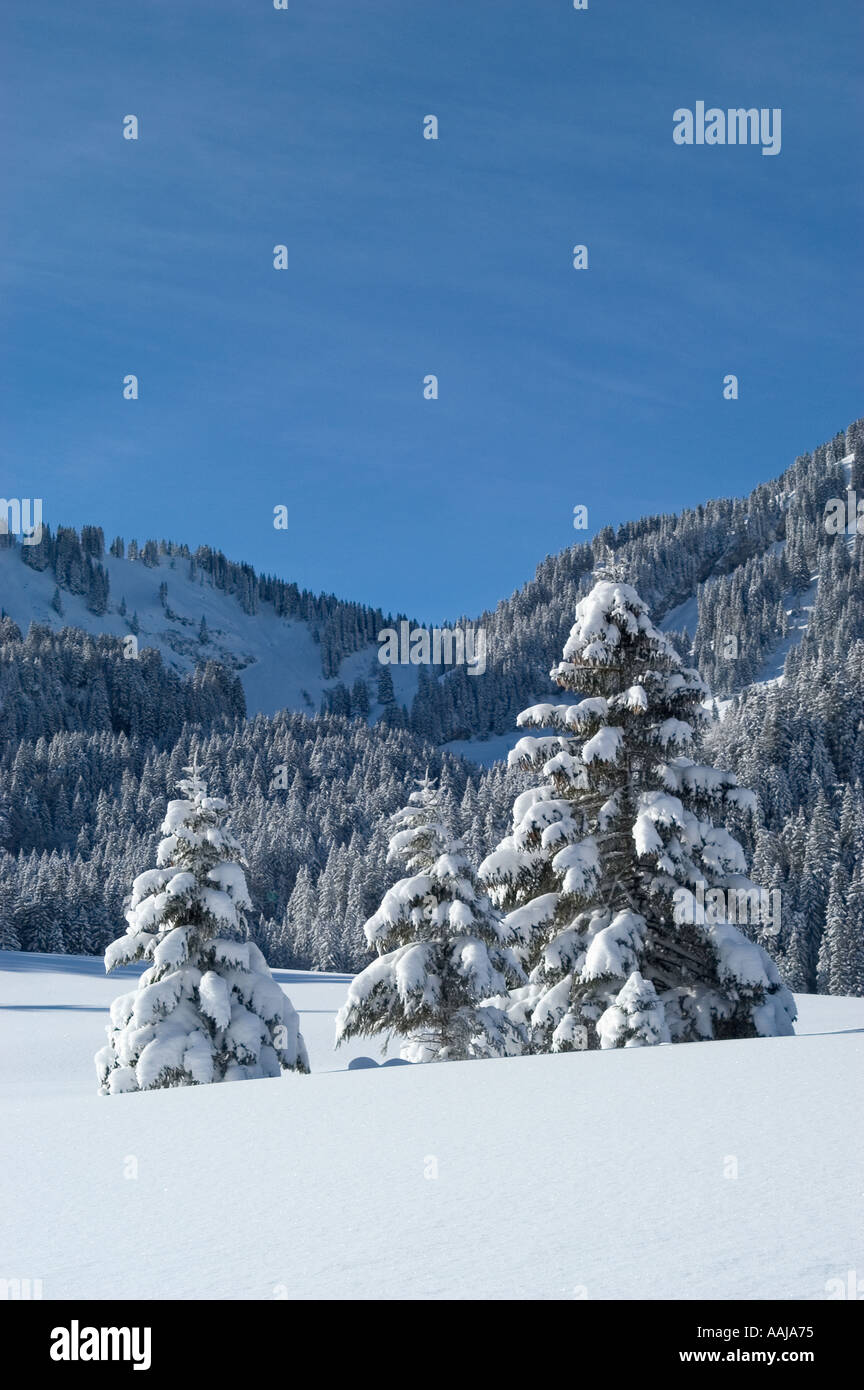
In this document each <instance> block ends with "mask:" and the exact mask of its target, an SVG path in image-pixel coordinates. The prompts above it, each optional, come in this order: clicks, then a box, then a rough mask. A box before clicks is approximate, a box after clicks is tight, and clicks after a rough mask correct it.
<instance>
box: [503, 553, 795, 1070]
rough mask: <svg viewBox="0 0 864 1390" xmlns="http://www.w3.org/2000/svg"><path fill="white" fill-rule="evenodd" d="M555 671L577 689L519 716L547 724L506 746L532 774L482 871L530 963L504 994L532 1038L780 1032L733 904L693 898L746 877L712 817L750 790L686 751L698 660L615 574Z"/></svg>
mask: <svg viewBox="0 0 864 1390" xmlns="http://www.w3.org/2000/svg"><path fill="white" fill-rule="evenodd" d="M551 674H552V677H553V679H554V680H555V681H556V682H557V684H558V685H559V686H561V687H562V689H564V690H566V691H568V692H579V694H580V695H582V696H583V698H581V699H578V700H577V701H576V702H575V703H572V704H559V705H553V704H542V705H536V706H534V707H533V708H531V709H528V710H526V711H524V713H523V714H521V715H520V716H519V724H520V726H521V727H525V728H536V729H540V730H548V729H551V730H554V733H551V734H546V735H544V736H542V737H527V738H523V739H521V740H520V742H519V743H518V744H517V746H516V748H515V749H514V751H513V753H512V754H511V755H510V761H511V763H512V764H514V765H518V766H521V767H522V768H524V769H528V770H531V771H534V772H535V773H539V774H540V777H541V779H542V780H541V781H540V783H539V785H537V786H534V787H533V788H531V789H530V790H528V791H525V792H523V793H522V794H521V795H520V796H519V797H517V799H516V802H515V805H514V809H513V829H512V832H511V834H510V835H508V836H507V837H506V839H505V840H504V841H503V842H502V844H501V845H500V846H499V848H498V849H497V850H496V851H495V852H494V853H493V854H491V855H490V856H489V857H488V858H487V859H486V860H485V862H484V863H483V864H482V865H481V869H480V873H481V877H482V879H483V881H484V883H485V885H486V886H487V889H488V891H489V893H490V896H492V898H493V900H494V901H495V902H496V904H497V905H498V906H499V907H500V908H501V909H502V910H504V911H505V912H506V913H507V915H506V917H505V919H504V922H505V927H507V928H508V930H509V932H510V934H511V935H512V936H513V937H514V938H515V940H516V941H517V947H516V950H517V954H519V956H520V958H521V959H522V961H523V963H524V964H525V966H526V967H527V968H528V969H529V971H530V986H529V990H528V991H527V999H526V991H525V990H523V991H520V992H519V994H518V997H517V1001H516V1002H517V1005H518V1009H519V1011H521V1012H522V1014H523V1015H524V1016H526V1017H527V1019H528V1021H529V1023H530V1028H531V1047H532V1049H533V1050H535V1051H572V1050H582V1049H584V1048H586V1047H587V1048H597V1047H602V1048H609V1047H622V1046H635V1045H640V1044H645V1043H660V1042H666V1041H672V1042H688V1041H694V1040H697V1039H700V1038H731V1037H755V1036H759V1035H763V1036H764V1035H770V1034H782V1033H791V1032H792V1022H793V1020H794V1017H795V1012H794V1005H793V1001H792V997H791V995H790V994H789V992H788V990H787V989H786V987H785V986H784V985H783V983H782V981H781V979H780V976H779V973H778V971H777V968H776V966H775V964H774V962H773V961H772V960H771V959H770V958H769V956H768V955H767V954H766V952H765V951H764V950H763V949H762V948H761V946H759V945H757V944H756V943H754V942H753V941H751V940H750V939H748V937H747V936H746V935H745V934H744V933H743V932H742V931H740V930H739V928H738V926H737V925H735V924H734V914H732V913H731V912H730V913H729V914H728V915H729V916H731V917H733V921H726V920H725V917H726V915H727V914H726V913H724V912H722V911H721V912H719V913H718V912H717V910H716V908H714V909H713V910H712V911H711V912H709V911H708V910H705V909H703V906H702V904H703V896H702V895H707V892H708V890H710V889H723V890H726V896H725V897H724V898H723V902H724V903H725V902H727V901H728V894H729V892H732V893H734V894H736V897H735V902H736V905H737V903H738V901H740V898H739V897H738V896H737V894H738V893H739V890H740V891H741V892H747V891H750V890H753V887H754V886H753V885H752V884H751V883H750V882H749V880H748V879H747V877H746V863H745V860H744V853H743V850H742V848H741V846H740V844H739V843H738V841H737V840H735V839H734V838H733V837H732V836H731V835H730V834H729V833H728V831H727V830H725V829H724V828H723V827H722V826H717V825H715V824H714V819H713V817H714V816H715V815H716V814H718V813H719V815H720V816H722V815H723V814H724V813H725V812H727V811H728V810H729V809H730V808H732V807H742V806H745V805H746V804H748V803H750V802H752V800H753V798H752V793H750V792H746V791H744V790H742V789H741V788H739V787H738V786H737V783H736V780H735V778H734V777H733V776H732V775H731V774H730V773H727V772H720V771H717V770H716V769H714V768H711V767H706V766H701V765H699V764H697V763H696V762H695V761H694V759H693V758H692V757H691V756H690V755H689V754H690V750H691V746H692V744H693V740H694V736H695V727H694V726H695V723H696V721H697V720H699V719H700V718H704V712H703V710H702V708H701V702H702V701H703V700H704V699H706V697H707V694H708V692H707V690H706V688H705V686H704V685H703V683H702V680H701V678H700V676H699V674H698V672H697V671H695V670H691V669H689V668H686V667H685V666H684V665H683V663H682V661H681V658H680V657H679V655H678V654H677V652H676V651H675V649H674V648H673V646H672V645H671V643H670V642H669V641H668V640H667V639H666V637H665V636H664V635H663V634H662V633H660V632H659V631H658V630H657V629H656V628H655V627H654V625H653V624H652V622H651V619H650V617H649V614H648V610H647V607H646V605H645V603H644V602H643V601H642V599H641V598H640V597H639V595H638V594H637V593H636V591H635V590H634V589H633V588H631V587H630V586H629V585H627V584H625V583H623V582H621V581H620V580H618V579H616V578H614V577H610V578H604V579H601V580H600V582H598V583H597V584H595V586H594V588H593V589H592V590H591V592H590V594H588V595H587V597H585V598H584V599H582V601H581V602H580V603H579V604H578V606H577V609H576V621H575V624H574V626H573V629H572V631H571V633H570V637H569V640H568V642H567V645H566V647H565V649H564V660H563V661H562V662H561V663H560V664H559V665H558V666H557V667H556V668H555V670H554V671H553V672H552V673H551ZM716 901H717V897H716V895H715V896H714V897H713V898H712V902H714V903H716ZM529 1005H530V1007H528V1006H529Z"/></svg>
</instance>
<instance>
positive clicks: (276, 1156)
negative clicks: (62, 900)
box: [0, 952, 864, 1299]
mask: <svg viewBox="0 0 864 1390" xmlns="http://www.w3.org/2000/svg"><path fill="white" fill-rule="evenodd" d="M134 973H135V971H134V970H128V969H127V970H124V971H118V972H115V975H114V976H111V977H109V978H107V979H106V978H105V976H104V974H103V973H102V965H101V962H100V961H98V960H88V959H83V958H78V957H66V956H33V955H23V954H19V953H9V952H3V953H0V1171H2V1174H3V1178H2V1193H0V1212H2V1215H0V1278H30V1279H41V1280H42V1282H43V1296H44V1297H45V1298H63V1297H77V1298H107V1297H122V1298H229V1299H234V1298H262V1299H282V1298H291V1299H296V1298H312V1297H330V1298H406V1297H407V1298H432V1299H435V1298H443V1297H457V1298H508V1297H515V1298H546V1299H582V1298H592V1299H593V1298H598V1299H605V1298H645V1297H648V1298H662V1297H672V1298H680V1299H698V1298H705V1297H717V1298H736V1297H741V1298H769V1299H775V1298H780V1299H787V1298H804V1299H823V1298H825V1296H826V1283H827V1281H828V1280H833V1279H841V1280H844V1281H845V1280H846V1279H847V1275H848V1271H849V1270H857V1271H859V1277H860V1275H861V1271H864V1236H862V1220H861V1212H862V1194H864V1172H862V1166H864V1165H862V1154H864V1106H862V1082H861V1077H862V1075H864V999H831V998H816V997H808V996H805V997H803V998H800V999H799V1001H798V1002H799V1009H800V1012H801V1019H800V1022H799V1025H798V1030H799V1033H798V1036H797V1037H795V1038H770V1039H761V1040H758V1041H754V1042H721V1043H700V1044H692V1045H689V1046H681V1047H661V1048H652V1049H643V1050H640V1049H631V1050H625V1051H616V1052H607V1053H590V1054H570V1055H565V1056H558V1057H552V1056H549V1057H525V1058H514V1059H508V1060H503V1061H489V1062H464V1063H446V1064H443V1065H438V1066H416V1067H409V1066H392V1067H390V1066H388V1067H383V1068H380V1069H379V1068H369V1069H363V1070H355V1069H352V1070H350V1071H349V1070H347V1067H348V1063H349V1061H350V1060H351V1059H352V1058H356V1057H358V1056H360V1055H366V1056H376V1057H377V1056H379V1053H378V1050H377V1045H376V1044H375V1043H372V1042H370V1041H369V1040H367V1041H366V1042H365V1043H359V1044H354V1045H349V1046H347V1047H346V1048H344V1049H340V1051H339V1052H338V1053H335V1054H334V1052H333V1047H332V1039H333V1019H334V1015H335V1012H336V1010H337V1008H338V1007H339V1005H340V1004H341V1002H342V1000H343V999H344V996H345V990H346V987H347V977H346V976H336V975H315V974H303V973H299V972H296V973H295V972H285V971H280V972H276V974H277V978H278V979H279V980H280V982H281V983H282V984H283V986H284V987H285V988H286V990H287V991H288V993H289V994H290V996H291V998H292V1000H293V1002H294V1004H295V1006H296V1007H297V1008H298V1010H299V1011H300V1013H301V1021H302V1028H303V1032H304V1034H305V1037H306V1040H307V1044H308V1046H309V1051H310V1055H311V1062H312V1068H313V1074H312V1075H311V1076H308V1077H306V1076H297V1075H293V1074H291V1075H287V1076H285V1077H284V1078H282V1079H280V1080H272V1081H250V1082H244V1083H241V1084H237V1085H222V1086H204V1087H201V1088H195V1089H192V1090H173V1091H160V1092H153V1093H147V1094H138V1095H123V1096H114V1097H111V1098H107V1099H106V1098H100V1097H98V1096H97V1095H96V1094H95V1085H96V1076H95V1070H94V1068H93V1064H92V1054H93V1053H94V1052H95V1051H96V1049H97V1047H99V1046H100V1044H101V1043H102V1041H103V1038H104V1032H103V1029H104V1024H105V1022H106V1010H107V1007H108V1004H109V1003H110V1001H111V1000H112V999H113V998H114V997H115V996H116V995H117V994H119V993H121V992H122V991H123V989H124V988H128V987H129V986H128V984H126V983H124V980H123V978H118V977H123V976H126V977H128V976H130V975H134Z"/></svg>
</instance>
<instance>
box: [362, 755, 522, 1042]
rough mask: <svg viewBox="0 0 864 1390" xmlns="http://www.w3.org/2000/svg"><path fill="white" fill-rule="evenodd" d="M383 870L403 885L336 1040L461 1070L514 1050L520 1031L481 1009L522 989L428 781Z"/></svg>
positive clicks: (373, 934) (498, 1012)
mask: <svg viewBox="0 0 864 1390" xmlns="http://www.w3.org/2000/svg"><path fill="white" fill-rule="evenodd" d="M393 822H394V823H395V825H396V827H397V828H396V832H395V834H394V835H393V836H392V838H391V840H390V845H389V850H388V853H387V860H388V863H391V862H393V861H394V860H400V859H401V860H403V861H404V863H405V867H406V868H407V869H408V870H409V877H407V878H402V879H400V880H399V882H398V883H396V884H394V885H393V887H392V888H391V889H389V891H388V892H387V893H386V894H385V896H384V900H383V902H382V904H381V906H380V907H379V909H378V911H377V912H376V913H375V914H374V915H373V916H372V917H370V918H369V920H368V922H367V923H366V926H365V933H366V940H367V941H368V943H369V946H370V947H371V948H373V949H375V950H377V951H378V959H377V960H375V961H373V962H372V964H371V965H368V966H367V967H366V969H365V970H363V971H361V973H360V974H359V975H358V976H356V978H355V979H354V980H353V981H352V982H351V984H350V985H349V987H348V998H347V1000H346V1002H345V1005H344V1006H343V1008H342V1009H341V1010H340V1012H339V1014H338V1016H337V1019H336V1039H337V1043H338V1042H343V1041H345V1040H347V1039H348V1038H353V1037H357V1036H361V1035H366V1036H368V1035H371V1034H374V1033H382V1032H394V1033H397V1034H399V1035H401V1036H403V1037H404V1038H405V1042H404V1044H403V1046H402V1049H401V1055H402V1057H403V1058H404V1059H405V1060H406V1061H410V1062H443V1061H458V1060H461V1059H466V1058H473V1057H489V1056H495V1055H500V1054H501V1053H504V1052H506V1051H513V1050H516V1048H517V1047H518V1046H519V1045H520V1044H522V1043H524V1041H525V1039H524V1036H523V1031H522V1029H521V1028H520V1026H519V1025H518V1024H517V1023H515V1022H511V1021H510V1019H509V1018H508V1016H507V1014H506V1013H505V1011H504V1010H502V1009H501V1008H498V1007H496V1005H494V1004H492V1003H486V1002H484V1001H486V1000H488V999H489V997H490V996H492V995H500V994H504V993H506V991H507V989H508V988H509V987H511V986H516V985H519V984H522V983H524V978H525V977H524V975H523V973H522V970H521V968H520V966H519V965H518V963H517V961H516V959H515V957H514V955H513V954H512V952H511V951H510V949H509V947H508V945H507V943H506V940H505V934H504V932H503V930H502V926H501V921H500V917H499V915H498V914H497V913H496V912H495V910H494V908H493V907H492V904H491V903H490V901H489V899H488V898H487V897H486V896H485V895H484V894H483V893H482V892H481V891H480V889H479V888H478V886H477V880H476V875H475V873H474V870H473V868H472V866H471V865H470V863H469V862H468V860H467V859H466V857H465V855H464V854H463V852H462V843H461V841H459V840H454V839H453V838H452V836H451V834H450V832H449V830H448V828H447V826H446V825H445V824H444V823H443V822H442V820H441V817H440V808H439V799H438V795H437V793H436V791H435V789H434V786H433V783H432V781H431V780H430V778H429V777H428V774H427V776H426V777H425V778H423V779H422V781H420V782H419V784H418V790H417V791H415V792H412V793H411V795H410V797H409V804H408V805H407V806H406V807H405V808H404V809H403V810H401V811H397V812H396V815H395V816H394V817H393Z"/></svg>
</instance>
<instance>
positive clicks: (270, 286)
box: [0, 0, 864, 621]
mask: <svg viewBox="0 0 864 1390" xmlns="http://www.w3.org/2000/svg"><path fill="white" fill-rule="evenodd" d="M0 25H2V30H0V54H2V56H0V87H2V96H0V112H2V119H3V128H4V139H3V141H2V151H0V161H2V168H0V177H2V185H3V191H4V197H3V214H2V220H0V236H2V272H0V273H2V293H3V304H4V309H3V332H2V351H3V361H2V396H3V399H2V411H3V420H4V429H3V433H2V445H0V447H2V458H0V463H2V475H0V481H2V487H0V491H2V493H3V494H5V495H6V496H39V497H42V498H43V500H44V508H45V516H46V519H47V520H48V521H49V522H50V523H51V524H52V525H56V524H57V522H65V523H66V524H73V525H80V524H82V523H84V522H98V523H100V524H101V525H102V526H103V527H104V529H105V531H106V535H107V536H109V538H110V536H112V535H114V534H115V533H118V532H119V533H120V534H122V535H124V536H125V537H126V539H127V540H128V539H129V538H130V537H132V536H135V537H137V539H138V540H139V541H143V540H144V539H146V538H147V537H149V536H156V537H160V536H166V537H170V538H173V539H176V540H185V541H187V542H188V543H189V544H191V545H193V546H194V545H197V544H200V543H207V544H210V545H213V546H216V547H219V548H221V549H223V550H224V551H225V552H226V553H227V554H228V555H230V556H231V557H232V558H235V559H243V560H249V561H250V562H252V563H253V564H254V565H255V566H256V568H258V569H261V570H266V571H271V572H276V573H278V574H280V575H282V576H283V577H285V578H289V579H294V580H296V581H297V582H298V583H299V584H300V585H301V586H305V587H308V588H311V589H314V590H321V589H323V590H328V591H333V592H336V593H338V594H340V595H342V596H345V597H349V598H355V599H359V600H362V601H364V602H369V603H375V604H380V605H381V606H382V607H384V608H386V609H393V610H397V609H399V610H402V611H405V612H408V613H410V614H412V615H414V616H416V617H417V618H419V619H420V620H422V621H436V620H439V619H442V618H445V617H449V618H456V617H457V616H459V615H460V614H462V613H467V614H474V613H476V612H478V611H479V610H480V609H481V608H482V607H484V606H487V605H494V604H495V603H496V602H497V600H498V599H499V598H501V597H504V596H506V595H508V594H509V593H511V592H512V591H513V589H515V588H517V587H518V586H519V585H521V584H522V583H523V582H524V581H525V580H526V579H527V578H529V577H530V576H531V574H532V573H533V571H534V568H535V566H536V564H537V563H538V562H539V561H540V560H541V559H542V558H543V556H544V555H546V554H547V553H549V552H554V551H558V550H560V549H562V548H563V547H565V546H567V545H569V544H570V543H571V542H572V541H573V540H574V539H581V538H583V535H584V533H580V534H579V535H577V534H576V533H575V532H574V531H573V529H572V515H573V507H574V506H575V505H577V504H584V505H587V507H588V514H589V533H593V531H595V530H596V529H598V528H599V527H600V526H603V525H605V524H606V523H610V522H611V523H613V524H615V523H617V522H619V521H622V520H626V519H628V518H635V517H638V516H640V515H643V514H644V513H646V512H657V511H672V510H678V509H679V508H680V507H681V506H683V505H687V504H693V503H697V502H699V501H702V500H705V499H706V498H707V497H710V496H717V495H727V494H731V493H742V492H746V491H747V490H749V488H750V487H751V486H753V485H754V484H755V483H757V482H759V481H762V480H764V479H765V478H767V477H769V476H772V475H774V474H776V473H777V472H779V471H780V470H781V469H782V468H783V467H785V466H786V465H787V464H788V463H789V462H791V461H792V459H793V457H794V456H795V455H796V454H798V453H800V452H803V451H804V450H805V449H808V448H812V447H813V446H815V445H816V444H817V443H819V442H821V441H822V440H823V439H825V438H826V437H828V436H830V435H831V434H833V432H834V431H835V430H836V429H838V428H842V427H844V426H845V425H846V424H847V423H848V422H849V420H850V419H852V418H854V417H855V416H857V415H860V414H861V413H862V412H864V393H862V389H861V386H862V373H861V367H862V359H861V302H862V295H861V270H860V242H861V226H862V206H861V204H862V196H861V171H862V135H861V132H862V116H864V109H862V107H864V101H862V83H861V81H860V63H861V52H862V40H864V11H862V6H861V4H860V0H833V3H832V4H831V5H830V6H826V5H816V4H813V3H809V2H808V3H804V2H803V0H759V3H758V4H755V3H754V2H753V0H728V3H724V4H723V5H706V4H699V5H696V4H694V3H693V0H662V2H659V0H658V3H651V2H650V0H617V3H615V2H614V0H589V9H588V10H587V11H584V12H577V11H574V10H573V9H572V6H571V4H570V0H542V3H541V0H522V3H517V0H470V3H467V0H435V3H429V2H428V0H423V3H421V0H364V2H363V3H362V4H358V3H353V0H350V2H349V0H328V2H327V3H324V0H289V9H288V10H287V11H285V12H282V11H275V10H274V9H273V7H272V0H231V3H227V0H215V2H214V3H209V0H208V3H204V0H198V3H195V4H189V3H179V0H164V2H163V0H157V2H156V3H154V2H153V0H140V3H137V4H134V5H133V4H123V5H106V4H104V3H88V2H87V0H78V2H77V3H76V4H75V5H70V4H68V3H58V2H56V0H48V2H47V3H40V4H38V5H34V4H33V3H32V0H7V3H6V4H5V5H4V7H3V17H2V21H0ZM697 100H705V101H706V102H707V104H708V105H709V106H710V105H716V106H718V107H722V108H726V107H738V106H744V107H751V106H755V107H759V108H762V107H771V108H773V107H780V108H781V109H782V113H783V114H782V140H783V143H782V150H781V153H780V154H779V155H777V156H776V157H765V156H763V155H762V154H761V152H760V150H759V149H758V148H750V147H747V148H733V147H715V148H708V147H701V148H700V147H689V148H687V147H679V146H676V145H675V144H674V143H673V140H672V127H673V121H672V113H673V111H674V110H675V109H676V108H678V107H691V108H692V107H694V106H695V103H696V101H697ZM130 113H133V114H135V115H137V116H138V117H139V119H140V138H139V140H138V141H137V142H132V141H126V140H124V139H123V138H122V120H123V117H124V116H125V115H127V114H130ZM427 114H435V115H436V116H437V117H438V120H439V139H438V141H437V142H433V141H427V140H424V139H423V138H422V123H423V117H424V116H426V115H427ZM277 243H284V244H285V245H287V247H288V253H289V268H288V270H286V271H283V272H277V271H276V270H274V269H273V247H274V245H276V244H277ZM576 243H584V244H587V246H588V248H589V269H588V270H587V271H575V270H574V269H573V268H572V265H571V248H572V246H573V245H574V244H576ZM130 372H134V373H135V374H137V375H138V377H139V380H140V392H141V394H140V399H139V400H138V401H135V402H130V401H124V400H123V397H122V381H123V378H124V376H125V375H126V374H127V373H130ZM729 372H734V373H736V374H737V375H738V377H739V381H740V398H739V399H738V400H737V401H725V400H724V399H723V394H722V385H723V378H724V376H725V374H726V373H729ZM427 373H435V374H436V375H437V376H438V378H439V390H440V395H439V399H438V400H437V401H427V400H424V399H423V392H422V383H423V378H424V377H425V376H426V374H427ZM277 504H284V505H286V506H287V508H288V515H289V525H288V530H287V531H276V530H274V528H273V525H272V516H273V508H274V506H276V505H277Z"/></svg>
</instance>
